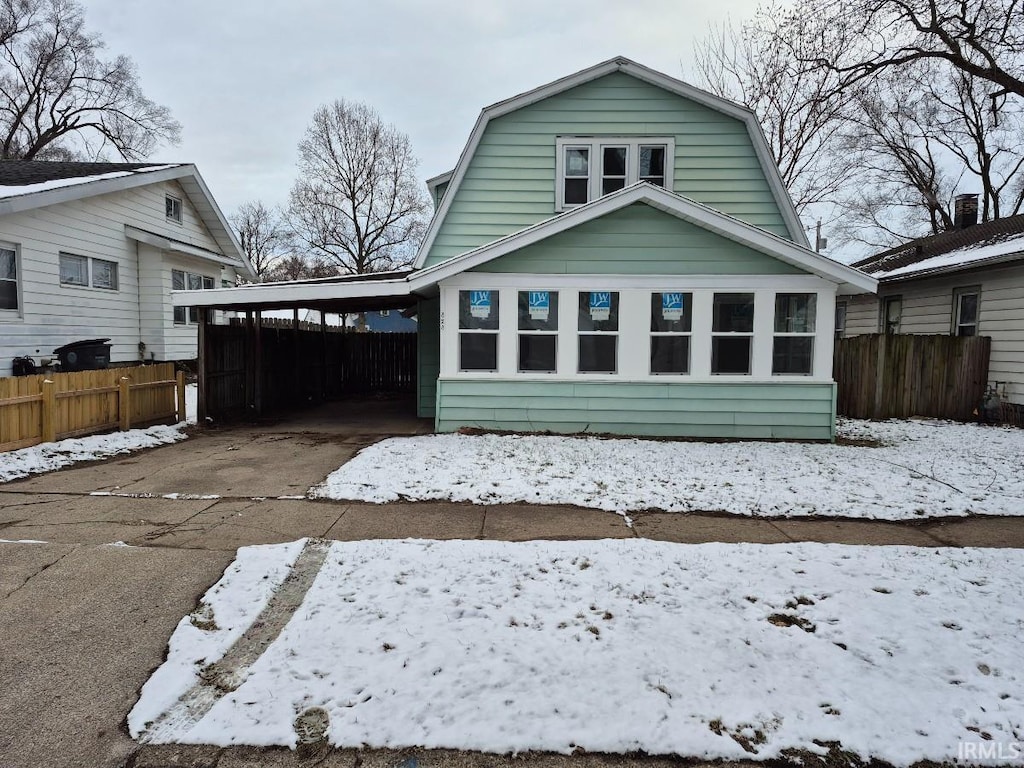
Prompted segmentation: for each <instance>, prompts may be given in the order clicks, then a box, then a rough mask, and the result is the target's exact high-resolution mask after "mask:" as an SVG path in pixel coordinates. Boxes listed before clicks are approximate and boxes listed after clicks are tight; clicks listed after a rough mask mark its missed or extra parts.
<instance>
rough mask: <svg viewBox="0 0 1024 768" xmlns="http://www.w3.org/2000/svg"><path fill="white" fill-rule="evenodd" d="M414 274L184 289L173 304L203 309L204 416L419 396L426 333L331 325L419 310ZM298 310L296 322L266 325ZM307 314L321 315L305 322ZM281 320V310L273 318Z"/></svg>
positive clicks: (200, 318)
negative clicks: (347, 318)
mask: <svg viewBox="0 0 1024 768" xmlns="http://www.w3.org/2000/svg"><path fill="white" fill-rule="evenodd" d="M409 274H410V273H409V272H407V271H403V272H382V273H376V274H368V275H351V276H344V277H332V278H324V279H319V280H304V281H290V282H283V283H261V284H256V285H247V286H241V287H237V288H219V289H210V290H203V291H177V292H174V293H173V294H172V299H173V303H174V306H184V307H196V308H197V310H198V323H199V327H198V333H199V339H198V342H199V343H198V371H197V374H198V389H199V392H198V415H199V419H200V421H201V422H202V421H203V420H205V419H206V418H207V417H209V418H214V419H228V418H238V417H243V416H261V415H264V414H265V413H270V412H282V411H286V410H291V409H294V408H296V407H299V406H307V405H313V404H317V403H323V402H327V401H330V400H338V399H341V398H345V397H349V396H352V395H360V394H363V395H367V394H374V393H377V392H400V393H407V394H409V395H413V394H415V393H416V391H417V384H418V379H419V376H418V374H417V363H418V359H419V357H420V356H421V355H420V349H419V347H420V346H421V345H422V344H423V342H424V340H423V339H421V338H420V334H418V333H362V332H354V331H352V330H351V329H343V328H339V327H336V326H333V327H332V326H330V325H329V324H328V323H327V320H326V316H327V315H328V314H342V315H345V314H354V313H359V312H368V311H376V310H391V311H399V312H403V313H406V314H409V315H411V314H415V313H417V312H418V311H419V309H420V304H421V303H422V302H423V301H424V300H425V299H427V298H428V297H426V296H419V295H417V294H416V293H414V292H413V291H412V290H411V286H410V283H409V281H408V280H407V279H406V278H407V277H408V275H409ZM270 310H291V312H292V316H291V318H290V319H289V320H281V319H275V320H272V321H271V320H267V319H266V318H265V317H264V313H266V312H268V311H270ZM306 310H313V311H314V312H315V313H317V315H316V317H315V319H314V320H313V321H309V320H304V319H303V315H305V314H306V312H305V311H306ZM275 314H279V313H275Z"/></svg>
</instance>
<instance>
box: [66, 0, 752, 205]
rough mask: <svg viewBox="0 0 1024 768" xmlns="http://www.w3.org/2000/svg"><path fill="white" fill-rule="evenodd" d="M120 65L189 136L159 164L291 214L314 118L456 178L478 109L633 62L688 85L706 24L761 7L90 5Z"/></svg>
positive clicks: (721, 2)
mask: <svg viewBox="0 0 1024 768" xmlns="http://www.w3.org/2000/svg"><path fill="white" fill-rule="evenodd" d="M83 1H84V4H85V7H86V10H87V14H88V15H87V24H88V27H89V28H90V29H91V30H92V31H94V32H98V33H100V34H101V35H102V36H103V38H104V40H105V41H106V43H107V49H108V51H107V52H108V53H109V54H112V55H113V54H122V53H123V54H127V55H129V56H131V57H132V58H133V59H134V60H135V62H136V64H137V65H138V68H139V75H140V78H141V81H142V85H143V89H144V91H145V93H146V94H147V95H148V96H149V97H150V98H152V99H153V100H155V101H156V102H158V103H160V104H164V105H166V106H168V107H170V109H171V111H172V112H173V113H174V116H175V117H176V118H177V119H178V120H179V121H180V122H181V123H182V125H183V126H184V136H183V140H182V143H181V145H180V146H178V147H171V148H167V149H162V150H160V152H159V153H158V154H157V155H156V156H155V157H154V158H152V159H154V160H160V161H175V162H192V163H195V164H196V165H197V166H198V167H199V170H200V173H202V175H203V177H204V178H205V179H206V181H207V183H208V184H209V186H210V188H211V189H212V191H213V194H214V196H215V197H216V198H217V200H218V202H219V203H220V205H221V207H222V208H223V209H224V211H225V213H230V212H232V211H233V210H234V209H235V208H236V207H237V206H238V205H239V203H242V202H244V201H246V200H253V199H257V198H259V199H262V200H264V201H265V202H267V203H270V204H277V203H283V202H284V201H285V200H286V198H287V194H288V189H289V188H290V187H291V184H292V181H293V180H294V178H295V160H296V145H297V144H298V142H299V139H300V138H301V136H302V133H303V131H304V130H305V128H306V126H307V124H308V123H309V120H310V117H311V116H312V114H313V111H314V110H315V109H316V107H318V106H319V105H321V104H325V103H327V102H330V101H332V100H334V99H337V98H344V99H351V100H357V101H363V102H365V103H367V104H370V105H371V106H373V107H374V108H375V109H377V111H378V112H379V113H380V114H381V115H382V117H383V118H384V119H385V120H386V121H388V122H392V123H394V124H395V125H396V126H398V127H399V128H400V129H401V130H403V131H405V132H406V133H408V134H409V136H410V138H411V140H412V145H413V150H414V151H415V153H416V154H417V156H418V157H419V158H420V169H419V170H420V177H421V178H422V179H427V178H429V177H431V176H434V175H436V174H438V173H442V172H444V171H447V170H450V169H451V168H452V167H454V165H455V163H456V161H457V160H458V156H459V153H460V152H461V150H462V147H463V145H464V144H465V142H466V140H467V138H468V137H469V131H470V129H471V128H472V126H473V123H474V121H475V120H476V117H477V114H478V113H479V112H480V109H481V108H482V107H484V106H486V105H488V104H491V103H493V102H496V101H500V100H502V99H505V98H508V97H510V96H514V95H515V94H517V93H521V92H522V91H525V90H529V89H531V88H535V87H537V86H539V85H543V84H544V83H547V82H550V81H552V80H555V79H556V78H559V77H562V76H564V75H567V74H570V73H572V72H575V71H577V70H579V69H583V68H585V67H587V66H590V65H592V64H596V63H598V62H599V61H603V60H605V59H608V58H611V57H613V56H617V55H622V56H628V57H629V58H631V59H633V60H635V61H638V62H639V63H641V64H645V65H647V66H649V67H653V68H654V69H658V70H660V71H662V72H665V73H667V74H669V75H672V76H674V77H682V78H683V79H692V77H690V72H691V71H692V70H691V69H690V68H691V55H690V52H691V49H692V46H693V42H694V40H695V39H699V38H700V37H702V36H703V35H704V33H705V32H706V30H707V29H708V27H709V25H715V24H720V23H721V22H722V21H724V20H725V19H726V18H727V17H728V16H731V17H732V18H733V19H742V18H745V17H746V16H748V15H750V14H752V13H753V11H754V8H755V7H756V5H757V2H756V0H682V1H681V0H588V1H587V2H582V1H581V0H502V1H501V2H496V1H494V0H439V1H437V2H431V3H428V2H413V0H407V1H406V2H400V1H399V0H369V1H368V2H367V1H366V0H364V1H363V2H353V1H352V0H341V1H339V0H333V1H332V0H291V1H290V2H274V1H272V0H178V2H176V3H172V4H164V3H156V2H154V0H83Z"/></svg>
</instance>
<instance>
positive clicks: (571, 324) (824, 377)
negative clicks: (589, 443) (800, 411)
mask: <svg viewBox="0 0 1024 768" xmlns="http://www.w3.org/2000/svg"><path fill="white" fill-rule="evenodd" d="M752 286H756V287H752ZM836 287H837V286H836V284H835V283H833V282H830V281H827V280H823V279H821V278H817V277H814V276H810V275H808V276H797V275H794V276H783V275H696V276H689V275H672V276H646V275H645V276H639V275H619V276H616V275H601V276H594V275H550V274H548V275H545V274H525V273H524V274H511V273H510V274H500V273H473V272H466V273H463V274H461V275H457V276H455V277H453V278H451V279H449V280H445V281H443V282H442V284H441V286H440V288H441V297H440V298H441V307H440V311H441V315H440V328H441V333H440V337H441V338H440V342H441V347H440V352H441V361H440V362H441V365H440V377H441V378H442V379H445V380H451V381H458V380H486V381H547V382H552V381H562V382H584V381H610V382H611V381H618V382H654V383H660V384H674V383H726V382H730V383H731V382H759V383H769V382H770V383H776V384H780V383H785V382H792V383H812V382H813V383H831V382H832V356H833V350H834V342H835V338H834V330H833V328H832V324H831V323H816V326H815V328H816V330H815V341H814V352H813V355H814V357H813V360H814V363H813V368H812V374H811V375H809V376H808V375H803V374H799V375H797V374H793V375H790V374H784V375H783V374H780V375H772V345H773V335H774V321H775V313H774V307H775V294H776V293H816V294H817V304H818V310H817V311H818V317H819V318H820V317H830V316H831V315H832V313H834V312H835V296H836ZM472 288H478V289H489V290H496V291H498V292H499V296H500V298H499V302H500V305H499V332H498V370H497V371H482V372H478V371H459V370H458V332H459V331H458V311H459V305H458V291H459V290H460V289H463V290H464V289H472ZM667 289H671V290H673V291H682V292H685V293H691V294H692V296H693V309H692V314H691V331H690V334H691V335H690V372H689V373H688V374H670V373H660V374H652V373H651V372H650V346H649V343H645V342H644V339H645V338H649V336H650V334H651V330H650V327H651V326H650V302H651V298H650V296H651V293H652V292H654V291H664V290H667ZM520 290H523V291H528V290H538V291H539V290H551V291H558V293H559V297H558V306H559V309H558V313H559V314H558V327H559V331H558V333H559V334H562V335H563V336H562V338H561V340H559V341H558V342H557V349H556V356H557V363H558V365H557V371H556V372H555V373H554V374H550V373H534V372H529V373H520V372H519V371H518V354H519V349H518V333H519V330H518V304H517V297H518V291H520ZM591 290H611V291H617V292H618V293H619V331H618V334H619V336H620V337H621V339H620V342H619V345H618V350H617V355H616V357H617V361H616V362H617V369H618V373H616V374H596V373H594V374H591V373H584V374H581V373H577V372H576V371H577V363H578V360H577V357H578V352H579V350H578V341H577V337H578V334H579V330H578V325H577V312H578V308H579V292H580V291H591ZM751 292H752V293H754V341H753V353H752V372H751V374H749V375H742V374H735V375H734V374H715V375H712V374H711V319H712V318H711V309H712V296H713V295H714V294H715V293H751ZM446 318H447V319H446ZM452 318H454V321H453V320H452Z"/></svg>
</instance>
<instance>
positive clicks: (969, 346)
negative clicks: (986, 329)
mask: <svg viewBox="0 0 1024 768" xmlns="http://www.w3.org/2000/svg"><path fill="white" fill-rule="evenodd" d="M990 348H991V339H989V338H988V337H987V336H979V337H962V336H945V335H931V336H929V335H916V334H896V335H890V336H885V335H882V334H869V335H864V336H854V337H852V338H849V339H839V340H838V341H837V342H836V351H835V362H834V365H833V377H834V378H835V380H836V383H837V390H838V391H837V396H836V411H837V413H838V414H839V415H840V416H849V417H852V418H857V419H889V418H909V417H911V416H926V417H933V418H942V419H956V420H959V421H969V420H971V419H972V418H974V415H975V409H976V408H977V407H978V405H979V404H980V403H981V400H982V398H983V397H984V394H985V385H986V383H987V379H988V362H989V352H990Z"/></svg>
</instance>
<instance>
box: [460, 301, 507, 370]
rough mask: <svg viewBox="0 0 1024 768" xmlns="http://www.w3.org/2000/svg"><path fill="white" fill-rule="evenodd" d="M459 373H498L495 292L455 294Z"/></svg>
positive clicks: (496, 304)
mask: <svg viewBox="0 0 1024 768" xmlns="http://www.w3.org/2000/svg"><path fill="white" fill-rule="evenodd" d="M459 370H460V371H497V370H498V292H497V291H491V290H473V291H459Z"/></svg>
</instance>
